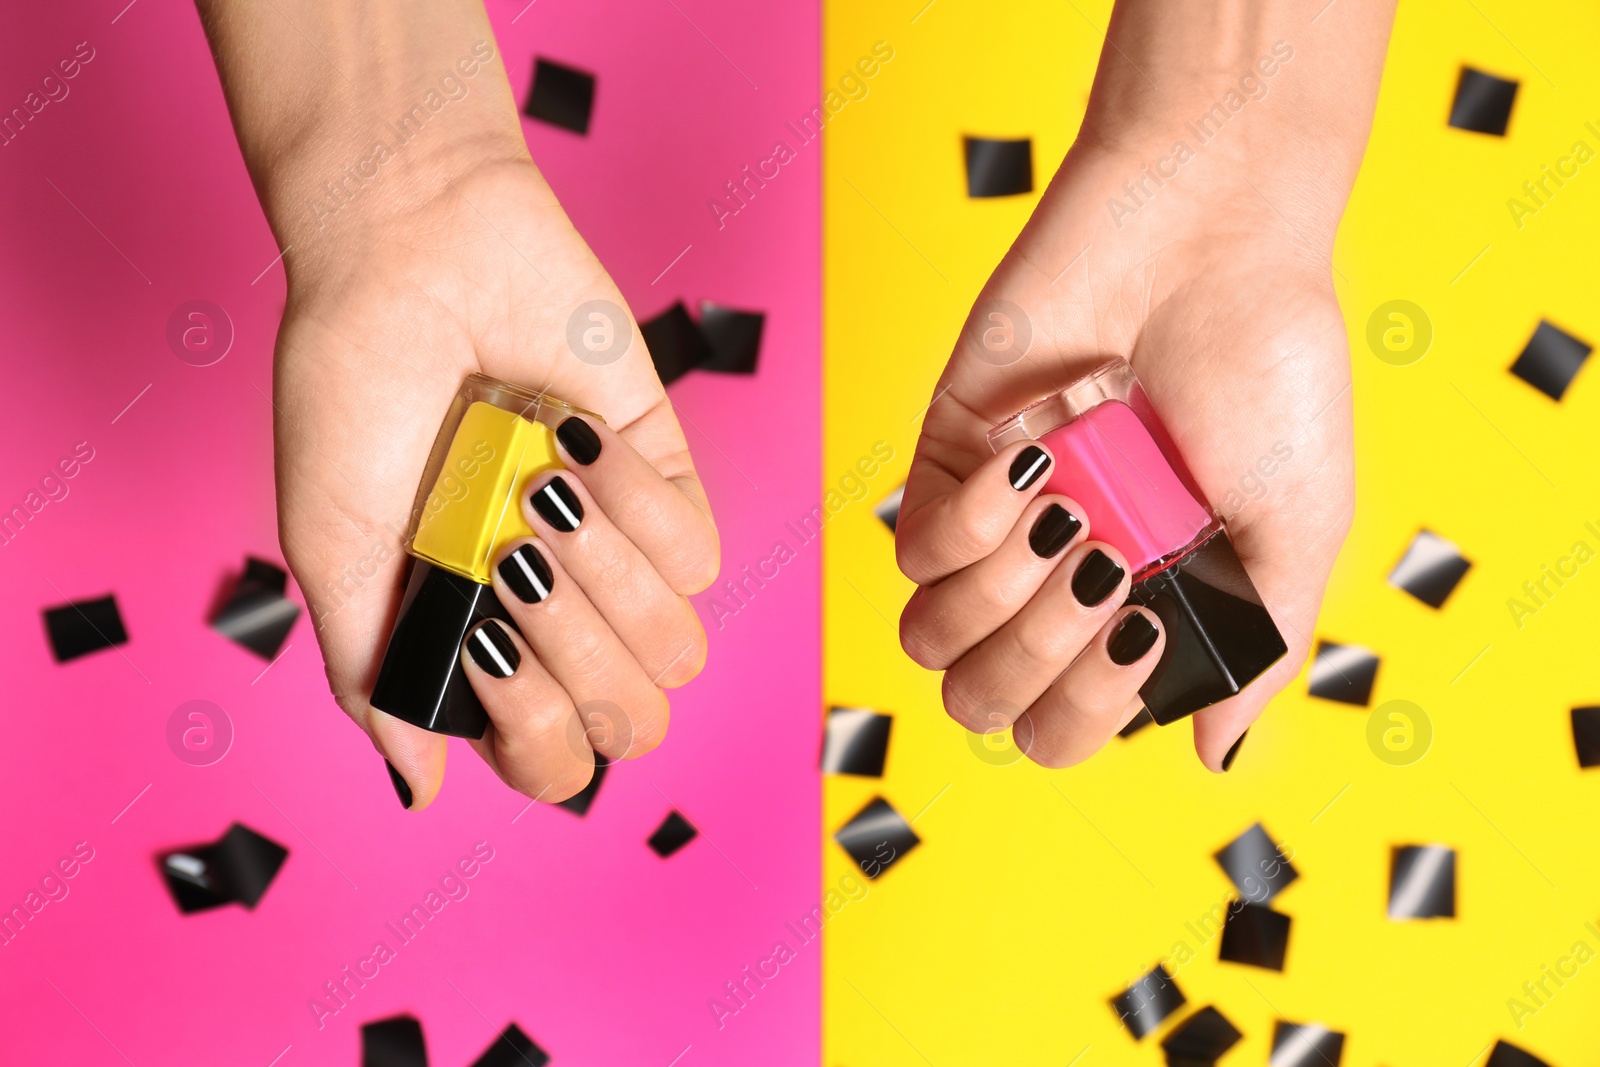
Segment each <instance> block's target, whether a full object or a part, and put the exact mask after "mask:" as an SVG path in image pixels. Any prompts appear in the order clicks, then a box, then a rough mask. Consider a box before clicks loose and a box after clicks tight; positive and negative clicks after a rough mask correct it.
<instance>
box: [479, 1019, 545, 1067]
mask: <svg viewBox="0 0 1600 1067" xmlns="http://www.w3.org/2000/svg"><path fill="white" fill-rule="evenodd" d="M549 1062H550V1053H548V1052H546V1051H545V1050H544V1049H542V1048H540V1047H539V1046H538V1045H536V1044H534V1041H533V1038H531V1037H529V1036H528V1035H527V1034H525V1033H523V1032H522V1027H520V1026H518V1025H517V1024H516V1023H512V1024H511V1025H509V1026H507V1027H506V1028H505V1029H504V1030H503V1031H501V1033H500V1036H499V1037H497V1038H495V1039H494V1044H492V1045H490V1046H489V1047H488V1048H487V1049H485V1050H484V1053H483V1055H482V1056H479V1057H478V1058H477V1059H476V1060H473V1061H472V1067H547V1065H548V1064H549Z"/></svg>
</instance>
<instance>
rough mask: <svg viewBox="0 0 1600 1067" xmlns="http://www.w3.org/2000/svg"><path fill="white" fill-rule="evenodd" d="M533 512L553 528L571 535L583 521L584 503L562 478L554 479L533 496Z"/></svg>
mask: <svg viewBox="0 0 1600 1067" xmlns="http://www.w3.org/2000/svg"><path fill="white" fill-rule="evenodd" d="M533 510H534V511H537V512H538V513H539V517H540V518H541V519H543V520H544V521H545V522H548V523H549V524H550V525H551V526H554V527H555V528H556V529H558V530H561V531H562V532H564V533H571V532H572V531H573V530H576V529H577V528H578V523H580V522H582V521H583V501H581V500H579V499H578V494H576V493H574V492H573V491H572V486H570V485H568V484H567V483H566V482H565V481H564V480H562V479H561V478H552V479H550V482H549V484H548V485H546V486H545V487H544V488H543V489H539V490H536V491H535V492H534V494H533Z"/></svg>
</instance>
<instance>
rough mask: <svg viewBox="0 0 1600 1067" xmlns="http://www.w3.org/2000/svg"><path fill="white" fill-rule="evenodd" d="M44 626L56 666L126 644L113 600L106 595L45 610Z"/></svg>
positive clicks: (126, 633) (118, 613) (120, 618)
mask: <svg viewBox="0 0 1600 1067" xmlns="http://www.w3.org/2000/svg"><path fill="white" fill-rule="evenodd" d="M44 627H45V630H46V632H48V633H49V635H50V650H51V651H52V652H54V653H55V657H56V662H57V663H65V662H67V661H68V660H71V659H77V658H78V657H79V656H86V655H88V654H89V653H90V652H98V651H100V650H101V649H102V648H111V647H112V646H113V645H125V644H127V643H128V631H127V630H125V629H124V628H123V626H122V612H120V611H118V610H117V598H116V597H115V596H113V595H112V594H109V593H108V594H106V595H105V596H103V597H101V598H99V599H98V600H79V601H75V602H73V603H71V604H63V605H62V606H61V607H59V608H50V609H48V610H47V611H45V613H44Z"/></svg>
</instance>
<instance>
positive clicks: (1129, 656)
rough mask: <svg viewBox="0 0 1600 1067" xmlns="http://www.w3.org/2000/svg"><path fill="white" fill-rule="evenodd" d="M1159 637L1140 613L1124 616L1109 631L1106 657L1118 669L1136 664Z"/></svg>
mask: <svg viewBox="0 0 1600 1067" xmlns="http://www.w3.org/2000/svg"><path fill="white" fill-rule="evenodd" d="M1119 573H1120V569H1119ZM1160 636H1161V631H1160V630H1157V629H1156V628H1155V627H1154V626H1152V625H1150V620H1149V619H1147V618H1145V617H1144V614H1143V613H1142V612H1138V611H1135V612H1133V613H1132V614H1129V615H1124V616H1123V617H1122V621H1121V622H1119V623H1117V628H1116V629H1115V630H1113V631H1111V639H1110V640H1109V641H1107V642H1106V655H1108V656H1110V657H1111V662H1112V663H1115V664H1116V665H1117V666H1119V667H1126V666H1127V665H1128V664H1130V663H1138V662H1139V661H1140V660H1141V659H1143V658H1144V654H1145V653H1146V652H1149V651H1150V650H1151V649H1152V648H1154V647H1155V643H1156V638H1158V637H1160Z"/></svg>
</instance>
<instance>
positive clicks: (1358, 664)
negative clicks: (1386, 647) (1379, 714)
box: [1311, 641, 1379, 707]
mask: <svg viewBox="0 0 1600 1067" xmlns="http://www.w3.org/2000/svg"><path fill="white" fill-rule="evenodd" d="M1378 662H1379V660H1378V656H1377V653H1375V652H1373V651H1372V650H1371V649H1369V648H1362V647H1361V646H1360V645H1336V644H1334V643H1333V642H1332V641H1318V642H1317V655H1316V658H1315V659H1313V660H1312V661H1311V695H1312V696H1314V697H1321V698H1322V699H1323V700H1335V701H1338V702H1339V703H1340V704H1354V705H1356V706H1358V707H1366V706H1367V705H1368V704H1369V703H1371V701H1372V684H1373V683H1374V682H1375V681H1377V678H1378Z"/></svg>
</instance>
